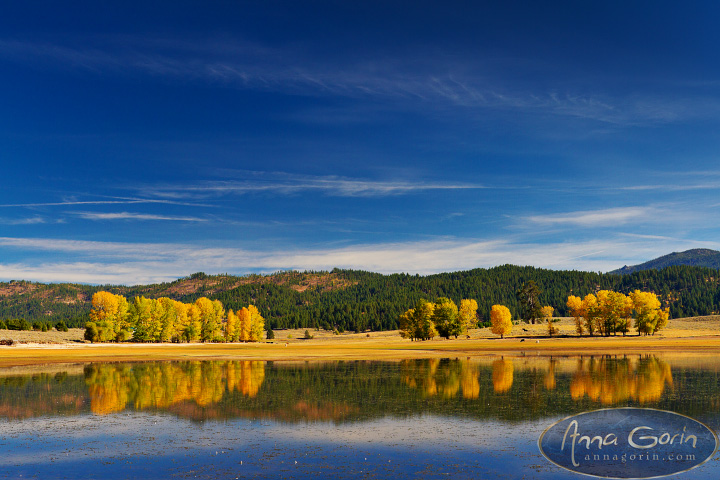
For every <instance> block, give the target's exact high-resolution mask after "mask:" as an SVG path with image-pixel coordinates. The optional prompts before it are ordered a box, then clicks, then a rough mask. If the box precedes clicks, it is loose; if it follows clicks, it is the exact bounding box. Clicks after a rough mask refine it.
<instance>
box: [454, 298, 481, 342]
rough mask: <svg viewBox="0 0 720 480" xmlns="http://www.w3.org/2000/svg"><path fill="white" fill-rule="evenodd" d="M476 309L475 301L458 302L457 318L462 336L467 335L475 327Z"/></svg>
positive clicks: (464, 300)
mask: <svg viewBox="0 0 720 480" xmlns="http://www.w3.org/2000/svg"><path fill="white" fill-rule="evenodd" d="M477 309H478V304H477V302H476V301H475V300H472V299H463V300H460V308H459V309H458V318H459V319H460V333H461V334H462V335H467V333H468V331H469V330H470V329H471V328H475V327H477Z"/></svg>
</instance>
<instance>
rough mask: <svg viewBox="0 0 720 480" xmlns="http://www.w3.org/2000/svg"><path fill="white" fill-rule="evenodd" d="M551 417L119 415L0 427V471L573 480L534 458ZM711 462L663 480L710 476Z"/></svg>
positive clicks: (716, 472)
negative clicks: (290, 420) (311, 419)
mask: <svg viewBox="0 0 720 480" xmlns="http://www.w3.org/2000/svg"><path fill="white" fill-rule="evenodd" d="M558 419H559V418H549V419H544V420H541V421H533V422H522V423H520V422H516V423H511V424H509V423H503V422H500V421H474V420H468V419H462V418H446V417H437V416H430V415H424V416H419V417H409V418H407V419H395V418H384V419H380V420H374V421H370V422H363V423H352V424H348V425H334V424H332V423H322V422H318V423H313V424H301V425H288V424H280V423H276V422H273V421H267V420H248V419H238V420H232V421H227V422H204V423H192V422H189V421H185V420H181V419H177V418H175V417H172V416H169V415H153V414H149V413H127V412H124V413H120V414H115V415H107V416H90V415H88V416H79V417H74V418H69V419H68V418H49V417H45V418H38V419H31V420H25V421H19V422H9V423H5V424H4V425H3V426H2V427H1V428H0V451H2V452H3V454H2V455H1V456H0V470H1V471H2V472H3V475H6V476H7V477H9V478H19V477H23V478H25V477H32V476H37V477H39V478H169V477H176V476H177V477H181V478H185V477H187V478H264V477H273V478H276V477H285V478H315V477H318V478H322V477H326V478H328V477H329V478H357V477H364V476H370V477H373V476H374V477H378V478H391V477H397V478H417V477H423V478H481V479H493V478H511V479H512V478H522V477H525V478H548V479H550V478H553V479H554V478H577V476H576V475H574V474H571V473H569V472H565V471H562V470H561V469H559V468H558V467H555V466H554V465H551V464H549V463H548V462H547V461H546V460H545V459H544V458H543V457H542V456H541V455H540V453H539V451H538V447H537V439H538V437H539V436H540V433H541V432H542V431H543V430H544V429H545V428H546V427H547V426H549V425H551V424H552V423H553V422H554V421H556V420H558ZM713 463H716V462H712V461H711V462H709V463H708V464H707V465H704V466H702V467H700V468H699V469H696V470H693V471H692V472H689V473H687V474H684V475H679V476H676V477H673V478H708V479H710V478H713V479H714V478H717V477H718V475H719V474H720V468H719V467H717V466H716V465H713Z"/></svg>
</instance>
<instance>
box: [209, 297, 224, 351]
mask: <svg viewBox="0 0 720 480" xmlns="http://www.w3.org/2000/svg"><path fill="white" fill-rule="evenodd" d="M212 305H213V312H214V314H215V325H216V326H215V331H214V332H213V341H219V340H222V339H223V338H222V337H223V335H222V332H223V330H224V329H223V320H224V319H225V307H223V304H222V302H220V300H213V302H212Z"/></svg>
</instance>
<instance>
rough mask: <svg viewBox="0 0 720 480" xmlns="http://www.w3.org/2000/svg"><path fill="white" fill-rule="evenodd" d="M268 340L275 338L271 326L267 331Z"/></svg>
mask: <svg viewBox="0 0 720 480" xmlns="http://www.w3.org/2000/svg"><path fill="white" fill-rule="evenodd" d="M266 338H267V339H268V340H272V339H273V338H275V332H273V331H272V328H271V329H269V330H268V331H267V337H266Z"/></svg>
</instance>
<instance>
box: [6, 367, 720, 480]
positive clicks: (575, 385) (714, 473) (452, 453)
mask: <svg viewBox="0 0 720 480" xmlns="http://www.w3.org/2000/svg"><path fill="white" fill-rule="evenodd" d="M719 375H720V360H719V359H717V358H713V357H699V356H695V357H687V356H684V357H683V356H677V357H655V356H624V357H623V356H617V357H584V358H578V357H558V358H551V357H534V356H533V357H507V356H506V357H504V358H500V357H483V358H480V359H434V360H411V361H403V362H375V361H352V362H327V363H304V362H303V363H287V362H274V363H273V362H251V361H212V362H210V361H208V362H162V363H161V362H155V363H134V364H132V363H98V364H92V365H86V366H62V367H57V366H56V367H48V368H46V369H42V368H40V369H34V370H32V371H31V370H28V369H9V370H5V371H0V417H2V424H1V425H2V427H0V452H2V455H0V478H229V479H234V478H267V477H270V478H316V477H320V478H322V477H326V478H327V477H332V478H353V479H355V478H391V477H393V478H418V477H419V478H453V479H454V478H482V479H492V478H503V479H508V478H509V479H512V478H547V479H550V478H579V476H578V475H575V474H572V473H570V472H567V471H565V470H562V469H560V468H558V467H556V466H554V465H552V464H550V463H549V462H548V461H546V460H545V459H544V457H542V455H540V453H539V450H538V447H537V440H538V437H539V436H540V434H541V433H542V431H543V430H544V429H545V428H546V427H548V426H549V425H551V424H552V423H553V422H555V421H556V420H559V419H561V418H564V417H567V416H568V415H571V414H574V413H579V412H583V411H587V410H595V409H599V408H606V407H610V406H641V407H650V408H657V409H663V410H670V411H674V412H678V413H682V414H685V415H688V416H691V417H693V418H696V419H698V420H700V421H702V422H704V423H705V424H706V425H708V426H710V427H711V428H712V429H714V430H715V431H716V432H717V431H718V428H719V427H720V415H719V412H720V378H719ZM718 458H720V455H717V454H716V456H715V458H713V459H712V460H711V461H710V462H708V463H707V464H705V465H703V466H701V467H699V468H697V469H695V470H693V471H691V472H688V473H685V474H680V475H677V476H674V477H673V478H708V479H710V478H712V479H715V478H718V477H720V464H719V463H718V461H717V460H718ZM585 478H587V477H585Z"/></svg>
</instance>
